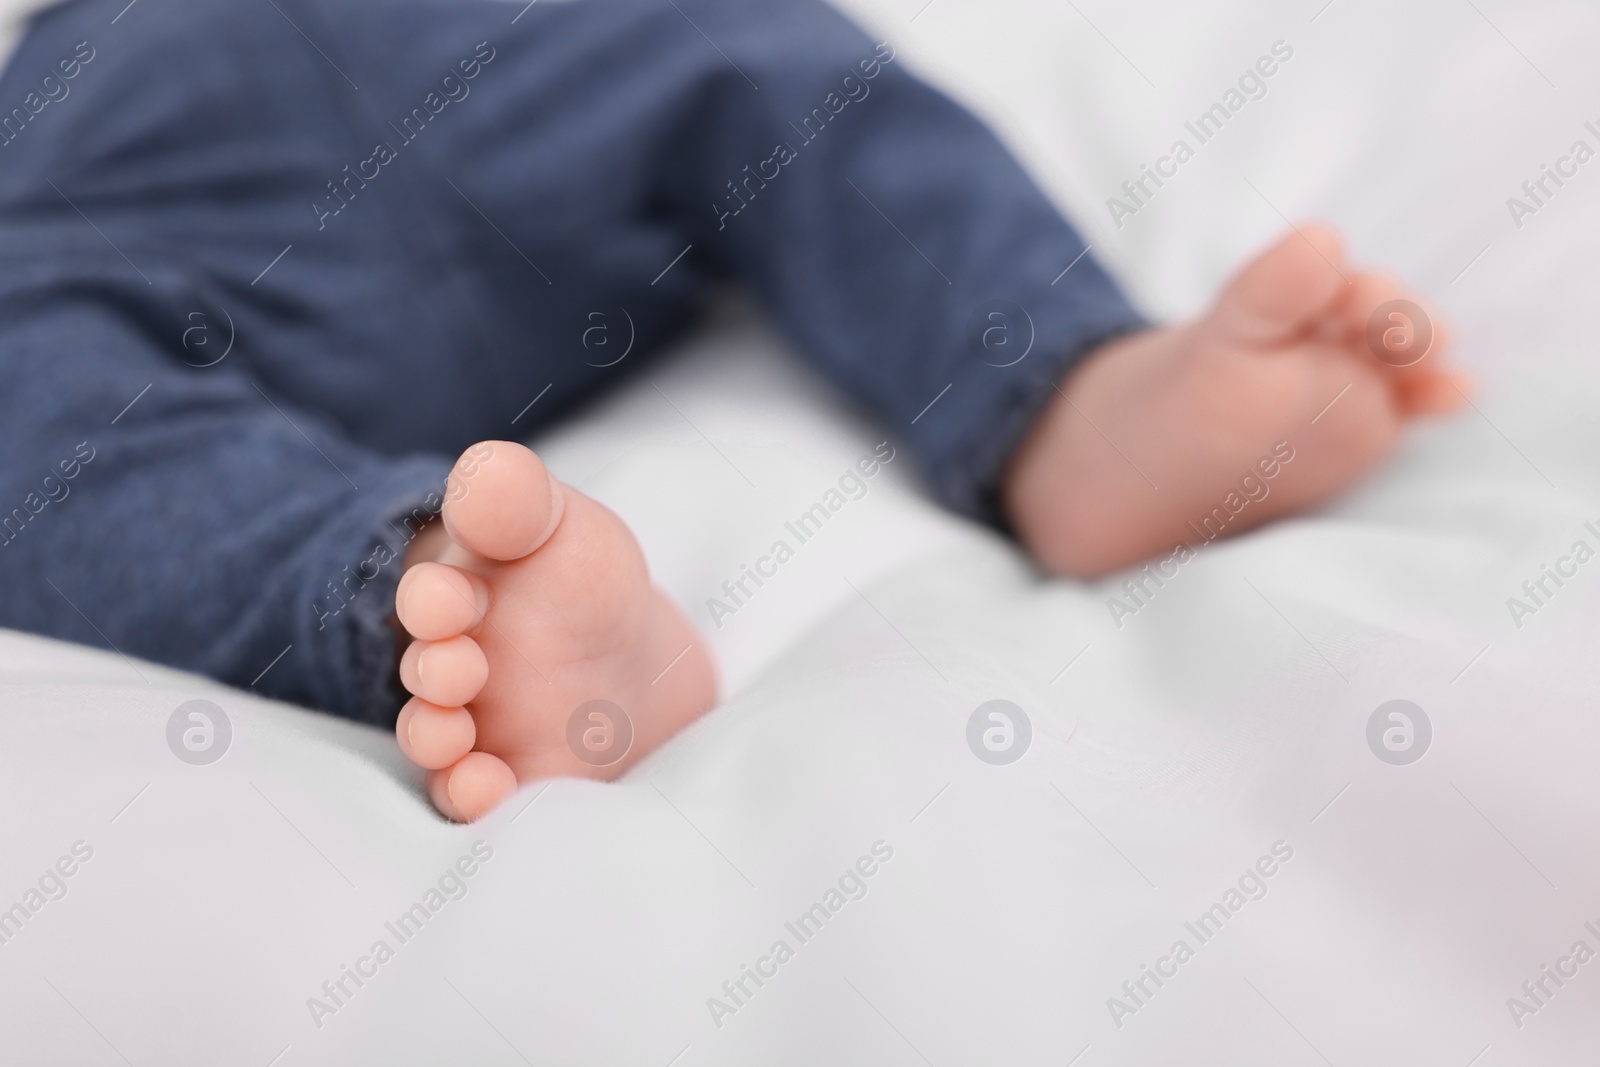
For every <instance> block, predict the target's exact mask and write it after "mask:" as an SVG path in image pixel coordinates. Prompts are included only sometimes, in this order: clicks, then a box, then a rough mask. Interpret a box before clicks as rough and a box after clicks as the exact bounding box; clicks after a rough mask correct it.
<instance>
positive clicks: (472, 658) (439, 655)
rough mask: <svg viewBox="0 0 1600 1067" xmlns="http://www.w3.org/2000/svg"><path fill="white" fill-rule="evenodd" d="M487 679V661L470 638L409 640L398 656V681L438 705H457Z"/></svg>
mask: <svg viewBox="0 0 1600 1067" xmlns="http://www.w3.org/2000/svg"><path fill="white" fill-rule="evenodd" d="M488 680H489V661H488V659H486V658H485V657H484V654H483V650H482V649H481V648H479V647H478V643H477V642H476V641H474V640H473V639H472V638H470V637H465V636H461V637H452V638H449V639H447V640H444V641H413V642H412V643H411V646H410V647H409V648H407V649H406V652H405V655H404V656H402V657H400V684H401V685H403V686H405V687H406V690H407V691H408V692H410V693H411V694H413V695H414V696H419V697H421V698H422V699H424V700H426V701H428V702H430V703H433V704H437V705H439V706H440V707H445V708H454V707H460V706H461V705H463V704H465V703H467V701H469V700H471V699H472V698H473V697H475V696H477V695H478V693H479V691H480V690H482V689H483V685H484V683H485V682H487V681H488Z"/></svg>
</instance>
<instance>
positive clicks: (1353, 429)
mask: <svg viewBox="0 0 1600 1067" xmlns="http://www.w3.org/2000/svg"><path fill="white" fill-rule="evenodd" d="M1408 298H1409V299H1412V300H1415V298H1414V297H1411V296H1410V294H1408V293H1407V292H1406V291H1405V290H1404V289H1402V288H1401V287H1400V286H1399V285H1398V284H1397V283H1395V282H1393V281H1391V280H1390V279H1388V278H1385V277H1383V276H1381V275H1377V274H1370V273H1362V272H1359V271H1356V270H1355V269H1354V268H1352V267H1350V266H1349V265H1348V264H1347V263H1346V261H1345V255H1344V251H1343V248H1342V247H1341V243H1340V241H1339V238H1338V236H1337V235H1336V234H1335V233H1334V232H1333V231H1332V230H1329V229H1326V228H1324V227H1320V226H1306V227H1302V228H1301V229H1300V230H1299V231H1296V232H1294V233H1291V234H1290V235H1288V236H1286V237H1285V238H1284V239H1283V240H1282V241H1280V242H1279V243H1278V244H1277V245H1275V246H1274V247H1272V248H1271V249H1269V250H1268V251H1267V252H1265V253H1263V254H1262V255H1261V256H1260V257H1259V258H1257V259H1256V260H1255V261H1254V262H1253V263H1251V264H1250V265H1249V266H1247V267H1246V268H1245V269H1244V270H1243V271H1241V272H1240V273H1239V274H1238V276H1236V277H1235V278H1234V279H1233V280H1232V281H1231V282H1230V283H1229V284H1228V285H1227V286H1226V287H1225V288H1224V289H1223V291H1222V293H1221V295H1220V296H1219V297H1218V299H1217V302H1216V305H1215V306H1214V307H1213V308H1212V309H1211V311H1210V312H1208V313H1207V314H1206V316H1205V317H1204V318H1202V319H1200V320H1198V321H1196V322H1192V323H1189V324H1186V325H1181V326H1175V327H1164V328H1159V329H1153V330H1146V331H1144V332H1142V333H1137V334H1132V335H1130V336H1127V337H1124V338H1121V339H1119V340H1116V341H1113V342H1111V343H1109V344H1107V345H1105V346H1104V347H1102V348H1101V349H1100V350H1099V351H1097V352H1095V353H1094V354H1092V355H1091V356H1090V357H1089V358H1088V359H1086V360H1085V361H1084V362H1083V364H1082V365H1081V366H1080V367H1079V368H1078V369H1077V370H1076V371H1074V372H1073V374H1072V375H1071V376H1070V377H1069V378H1068V379H1067V380H1066V381H1065V382H1064V383H1063V384H1062V385H1061V386H1060V390H1061V392H1060V393H1058V395H1057V396H1056V397H1055V398H1054V400H1053V401H1052V403H1051V404H1050V406H1048V407H1047V408H1046V409H1045V410H1044V412H1043V413H1042V414H1041V415H1040V416H1039V418H1038V419H1037V420H1035V422H1034V424H1033V426H1032V427H1030V429H1029V431H1028V435H1027V436H1026V437H1025V438H1024V440H1023V442H1022V444H1021V445H1020V446H1019V447H1018V448H1017V450H1016V452H1015V453H1013V455H1012V459H1011V462H1010V466H1009V468H1008V470H1007V472H1006V476H1005V479H1004V481H1003V484H1002V501H1003V503H1004V506H1005V508H1006V510H1007V512H1008V514H1009V516H1010V518H1011V520H1012V522H1013V524H1014V525H1015V527H1016V529H1017V531H1018V533H1019V534H1020V535H1021V537H1022V539H1023V541H1024V542H1025V543H1026V544H1027V545H1028V547H1029V548H1031V549H1032V550H1033V552H1034V553H1035V555H1037V556H1038V557H1039V559H1040V560H1041V561H1042V562H1043V563H1044V564H1045V565H1046V566H1047V567H1049V568H1051V569H1052V570H1055V571H1058V572H1061V573H1066V574H1074V575H1079V576H1084V577H1092V576H1096V575H1100V574H1104V573H1106V572H1108V571H1112V570H1116V569H1118V568H1120V567H1124V566H1127V565H1128V564H1131V563H1136V562H1138V561H1139V560H1142V559H1146V558H1148V557H1150V556H1152V555H1155V554H1156V553H1158V552H1164V551H1170V550H1171V549H1172V548H1173V547H1174V546H1176V545H1178V544H1179V543H1181V542H1187V543H1189V544H1196V543H1199V542H1200V541H1202V540H1210V539H1211V538H1212V537H1213V536H1218V535H1220V534H1223V533H1226V534H1233V533H1238V532H1240V531H1241V530H1245V529H1248V528H1250V527H1252V526H1256V525H1259V524H1260V523H1262V522H1265V521H1267V520H1269V519H1273V518H1276V517H1278V516H1280V515H1284V514H1287V513H1289V512H1293V511H1297V510H1300V509H1302V508H1305V507H1308V506H1311V505H1314V504H1317V503H1320V502H1321V501H1323V500H1325V499H1327V498H1329V497H1331V496H1333V495H1334V494H1336V493H1338V492H1339V491H1340V490H1342V489H1344V488H1346V487H1347V486H1349V485H1350V484H1351V483H1352V482H1354V481H1355V480H1356V479H1357V478H1359V477H1360V476H1361V475H1362V474H1364V473H1366V472H1367V471H1368V470H1370V469H1371V468H1372V467H1373V466H1374V465H1375V464H1377V463H1378V462H1379V460H1381V459H1382V458H1383V456H1384V455H1386V454H1387V453H1388V452H1389V450H1390V449H1391V448H1392V447H1393V445H1394V443H1395V440H1396V438H1397V436H1398V435H1399V432H1400V429H1401V427H1402V425H1403V424H1404V421H1405V420H1406V419H1407V418H1409V417H1411V416H1415V415H1420V414H1426V413H1434V412H1444V411H1449V410H1452V409H1454V408H1455V407H1457V406H1459V405H1460V404H1461V403H1463V402H1464V399H1465V396H1464V393H1463V390H1464V389H1465V388H1466V381H1465V379H1464V378H1463V376H1461V375H1460V374H1458V373H1453V372H1451V371H1450V370H1449V369H1448V368H1447V366H1446V364H1445V355H1446V352H1447V349H1448V347H1449V345H1448V341H1447V339H1446V338H1445V336H1444V329H1443V326H1442V324H1441V323H1440V322H1439V321H1438V319H1437V317H1436V316H1428V315H1427V314H1426V313H1424V318H1426V319H1428V320H1429V322H1431V326H1432V331H1433V333H1432V343H1431V346H1429V347H1427V348H1426V349H1423V350H1422V352H1421V358H1419V359H1418V360H1417V361H1416V362H1414V363H1411V364H1409V365H1407V366H1395V365H1393V364H1396V363H1403V362H1406V360H1407V359H1410V358H1412V357H1411V356H1409V355H1407V356H1406V357H1405V358H1392V357H1391V353H1388V352H1386V353H1385V355H1386V358H1384V359H1380V358H1378V356H1377V355H1375V354H1374V349H1373V348H1372V347H1371V346H1370V345H1369V341H1368V330H1369V320H1371V319H1373V317H1374V313H1375V312H1377V311H1378V309H1379V308H1380V307H1381V306H1382V305H1384V304H1386V303H1388V302H1390V301H1393V300H1400V299H1408ZM1379 317H1380V318H1384V317H1383V316H1379ZM1413 317H1414V316H1413ZM1394 321H1395V322H1396V323H1401V322H1402V320H1398V319H1397V320H1394ZM1384 322H1385V323H1387V322H1388V320H1387V319H1386V318H1385V319H1384ZM1399 328H1403V327H1399ZM1380 336H1381V334H1380ZM1393 336H1394V335H1391V337H1393ZM1397 339H1398V340H1404V338H1397ZM1286 455H1288V456H1292V460H1291V461H1290V462H1282V460H1283V458H1284V457H1285V456H1286ZM1267 470H1270V471H1272V472H1273V473H1272V475H1271V477H1270V480H1269V479H1268V478H1265V477H1263V474H1264V472H1265V471H1267ZM1246 478H1249V479H1250V481H1244V479H1246ZM1219 508H1220V509H1221V511H1220V512H1219V511H1218V509H1219ZM1208 518H1209V519H1210V522H1209V525H1208V524H1207V520H1208Z"/></svg>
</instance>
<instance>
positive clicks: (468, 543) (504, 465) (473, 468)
mask: <svg viewBox="0 0 1600 1067" xmlns="http://www.w3.org/2000/svg"><path fill="white" fill-rule="evenodd" d="M561 510H562V494H561V487H560V486H559V485H558V484H557V482H556V480H555V479H554V478H552V477H550V472H549V471H547V470H545V466H544V463H543V461H542V460H540V459H539V457H538V456H536V455H534V453H533V452H532V451H531V450H529V449H528V448H526V447H525V446H523V445H519V444H516V443H515V442H511V441H483V442H480V443H479V444H476V445H473V446H472V447H471V448H469V449H467V451H465V452H463V453H462V454H461V458H460V459H459V460H458V461H457V462H456V465H455V468H454V469H453V470H452V471H451V472H450V484H449V488H448V490H447V492H446V494H445V503H444V524H445V528H446V529H447V530H449V532H450V537H451V539H452V540H453V541H455V543H456V544H458V545H460V546H461V547H462V548H465V549H466V550H468V551H469V552H474V553H476V554H478V555H480V556H483V557H485V558H488V559H498V560H512V559H521V558H522V557H523V556H526V555H527V554H528V553H530V552H532V551H533V550H534V549H536V548H538V547H539V546H540V545H542V544H544V543H545V541H546V540H548V539H549V537H550V534H551V533H552V532H554V530H555V528H556V524H557V523H558V522H560V520H561Z"/></svg>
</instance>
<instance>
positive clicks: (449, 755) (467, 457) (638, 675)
mask: <svg viewBox="0 0 1600 1067" xmlns="http://www.w3.org/2000/svg"><path fill="white" fill-rule="evenodd" d="M443 520H444V525H443V529H442V530H437V529H435V528H432V527H430V528H429V530H428V531H426V532H425V534H424V538H425V539H426V540H424V538H419V539H418V541H417V542H416V543H415V544H414V546H413V552H412V555H411V557H410V562H412V564H413V565H412V566H410V568H409V569H408V570H407V571H406V573H405V575H404V576H403V577H402V578H401V580H400V588H399V590H398V591H397V593H396V595H395V612H396V615H397V616H398V618H399V620H400V623H401V625H402V626H404V627H405V629H406V631H407V632H408V633H409V634H410V635H411V636H412V637H413V638H415V640H414V641H413V642H412V643H411V645H410V646H409V647H408V648H407V649H406V651H405V654H404V656H403V657H402V658H401V661H400V680H401V682H402V684H404V685H405V687H406V689H407V690H408V691H410V692H411V693H413V694H415V695H414V697H413V698H412V700H411V701H410V702H409V703H408V704H406V706H405V708H404V710H402V711H401V713H400V719H399V722H398V723H397V724H396V733H397V735H398V737H399V741H400V747H401V749H402V750H403V751H404V752H405V754H406V755H407V757H409V758H410V759H411V760H412V761H413V762H415V763H417V764H418V765H419V766H422V767H424V768H427V769H428V770H429V771H430V772H431V773H430V774H429V775H428V794H429V796H430V797H431V798H432V799H433V802H434V804H435V805H436V806H437V807H438V809H439V810H440V811H441V812H443V813H444V814H445V815H447V816H449V817H450V818H452V819H457V820H460V821H470V820H473V819H476V818H478V817H479V816H480V815H483V814H484V813H485V812H487V811H489V810H490V809H491V808H493V807H494V806H495V805H496V804H498V803H499V802H500V801H501V800H504V799H505V798H506V797H507V796H508V795H509V794H510V793H511V792H512V791H513V790H514V789H515V788H516V787H517V785H518V784H519V783H524V782H529V781H532V780H534V779H538V778H548V777H554V776H579V777H590V778H614V777H616V776H617V775H618V774H621V773H622V772H623V771H624V770H626V769H627V768H628V767H630V766H631V765H633V764H634V763H636V762H638V761H639V759H641V758H642V757H643V756H644V755H645V754H646V753H648V752H650V751H651V750H652V749H654V748H656V747H657V746H659V745H660V744H661V743H662V742H663V741H665V740H666V739H667V738H669V737H671V736H672V735H673V734H675V733H677V731H678V730H680V729H681V728H682V727H683V726H685V725H686V724H688V723H689V722H692V721H693V720H694V719H696V718H697V717H699V716H700V715H701V714H703V713H704V712H705V711H706V710H707V709H709V708H710V707H711V705H712V703H713V702H714V700H715V696H716V686H715V680H714V672H713V668H712V664H711V659H710V657H709V655H708V654H707V652H706V650H705V647H704V646H703V644H702V643H701V640H700V637H699V635H698V634H697V633H696V632H695V630H694V627H693V626H692V625H691V624H690V623H689V621H688V619H686V618H685V617H684V616H683V614H682V613H681V612H680V611H679V610H678V609H677V608H676V607H675V606H674V605H673V604H672V603H671V602H670V601H669V600H668V599H667V597H666V595H665V594H664V593H662V592H661V591H660V590H659V589H657V588H656V587H655V586H653V585H652V584H651V582H650V576H649V573H648V572H647V570H646V567H645V561H644V556H643V555H642V554H641V552H640V551H639V546H638V543H637V542H636V541H635V540H634V538H633V534H632V533H631V532H630V531H629V530H628V528H627V526H625V525H624V524H623V522H622V520H621V519H619V518H618V517H617V516H616V515H614V514H613V513H612V512H611V511H609V510H608V509H606V508H605V507H603V506H602V505H600V504H598V503H596V502H595V501H593V500H591V499H589V498H588V497H586V496H584V495H583V494H582V493H579V492H578V491H576V490H575V489H573V488H571V487H570V486H565V485H562V484H561V483H560V482H558V481H556V480H555V479H554V478H553V477H551V476H550V474H549V473H548V472H547V471H546V470H545V467H544V464H543V463H542V462H541V461H540V460H539V457H538V456H536V455H534V453H533V452H531V451H529V450H528V449H527V448H525V447H523V446H522V445H519V444H513V443H510V442H506V441H487V442H482V443H480V444H478V445H474V446H473V447H472V448H470V449H468V450H467V451H466V452H465V453H463V454H462V456H461V458H460V459H459V460H458V461H457V463H456V466H455V468H454V469H453V470H452V471H451V473H450V489H449V491H448V492H447V493H446V499H445V505H444V516H443ZM419 556H421V557H422V559H421V561H418V557H419ZM429 557H431V558H429ZM580 708H582V709H583V710H582V711H580V710H579V709H580Z"/></svg>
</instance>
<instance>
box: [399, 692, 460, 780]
mask: <svg viewBox="0 0 1600 1067" xmlns="http://www.w3.org/2000/svg"><path fill="white" fill-rule="evenodd" d="M394 731H395V737H396V739H397V740H398V741H399V742H400V751H401V752H403V753H405V756H406V758H407V759H409V760H410V761H411V762H412V763H415V764H416V765H417V766H419V767H423V768H426V769H427V770H430V771H437V770H441V769H443V768H445V767H448V766H450V765H451V764H452V763H454V762H456V761H457V760H459V759H460V758H461V757H463V756H465V755H466V754H467V753H468V752H471V751H472V746H473V744H474V742H476V741H477V739H478V728H477V724H476V723H474V722H473V721H472V714H471V713H470V712H468V711H467V709H466V708H442V707H440V706H439V705H437V704H434V703H431V702H429V701H426V700H423V699H422V698H421V697H412V698H411V700H409V701H407V703H406V706H405V707H404V708H402V709H400V718H399V719H398V720H397V721H396V722H395V727H394Z"/></svg>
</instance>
